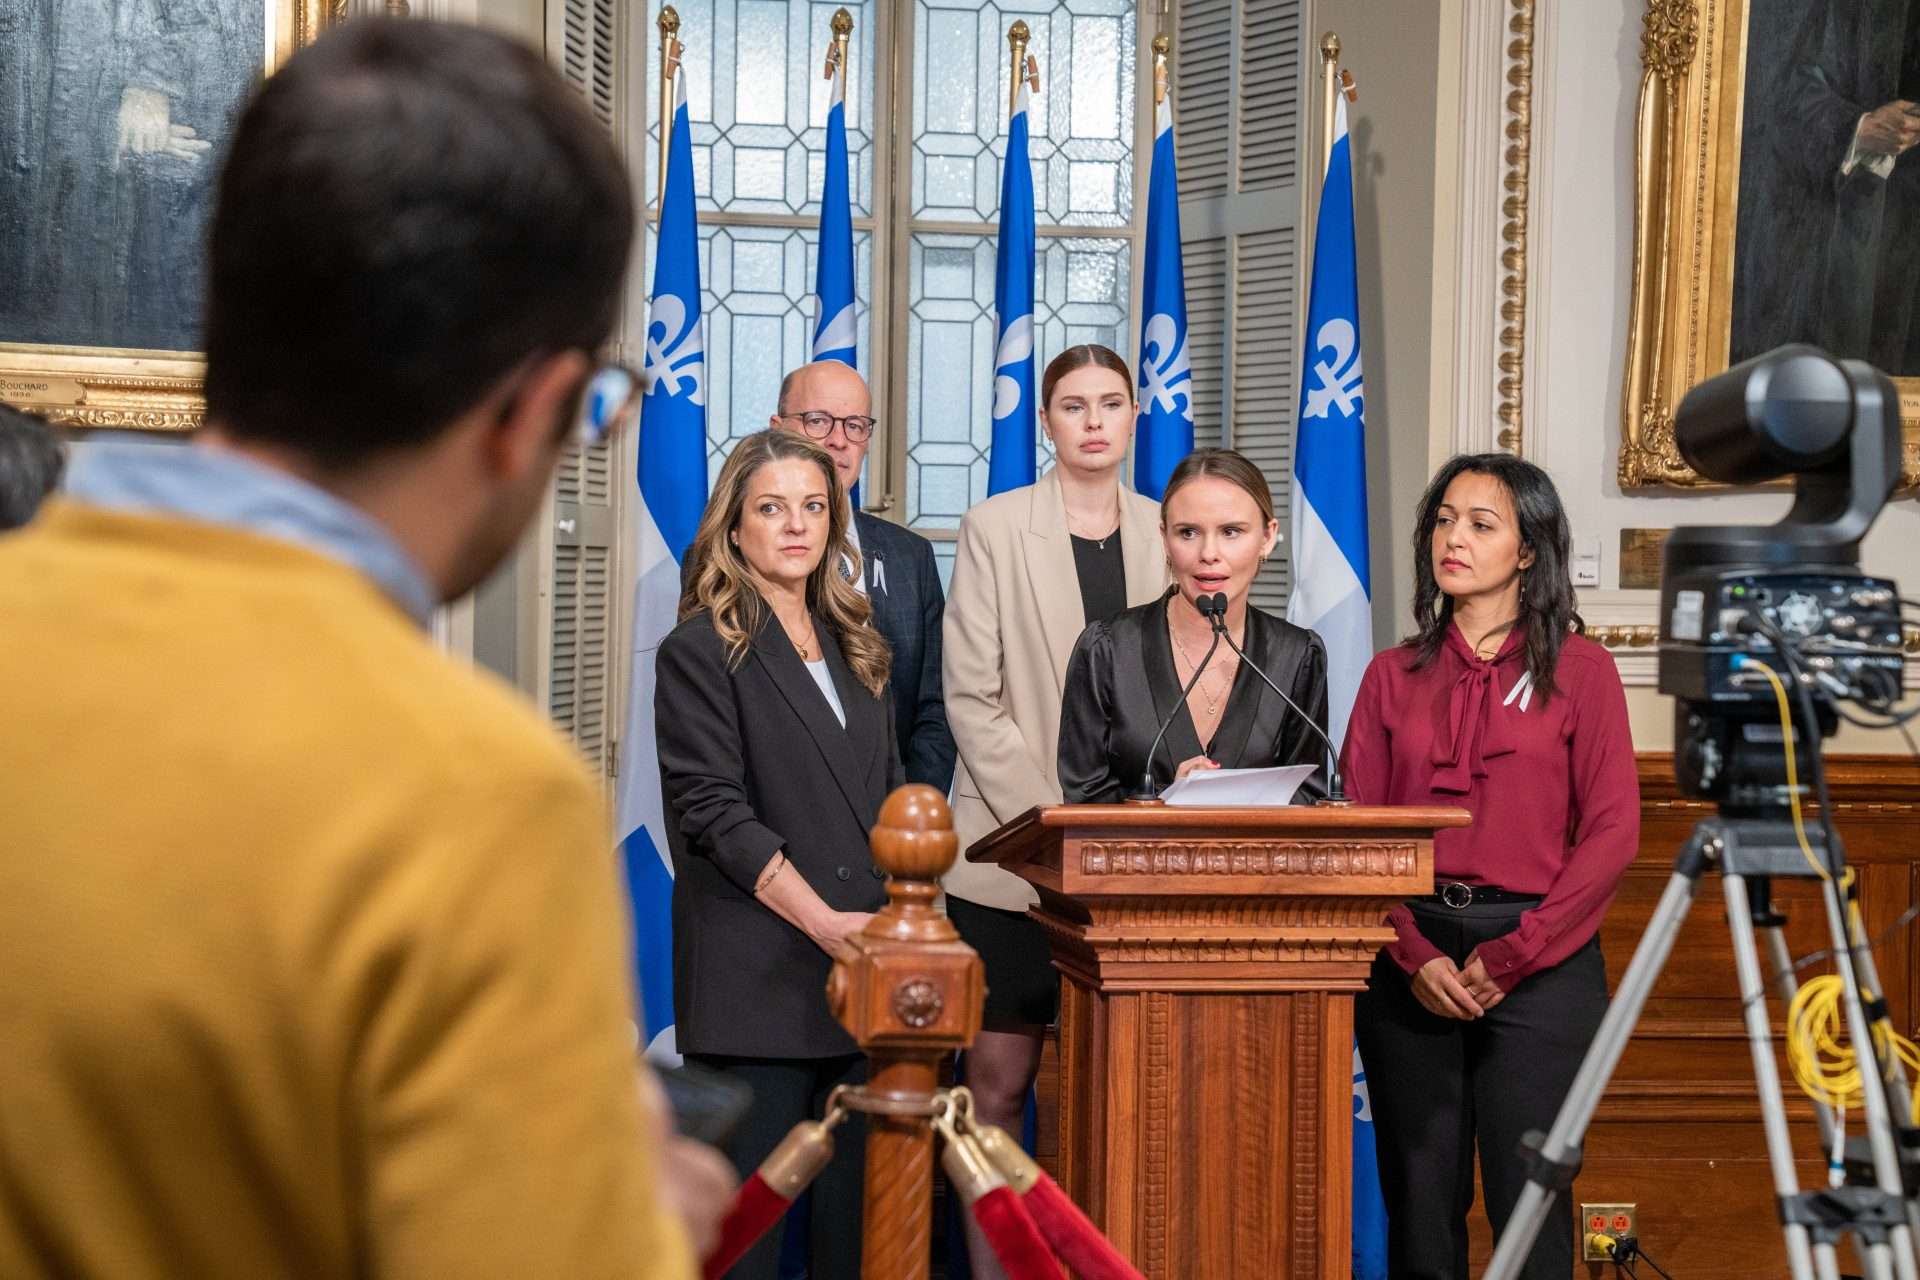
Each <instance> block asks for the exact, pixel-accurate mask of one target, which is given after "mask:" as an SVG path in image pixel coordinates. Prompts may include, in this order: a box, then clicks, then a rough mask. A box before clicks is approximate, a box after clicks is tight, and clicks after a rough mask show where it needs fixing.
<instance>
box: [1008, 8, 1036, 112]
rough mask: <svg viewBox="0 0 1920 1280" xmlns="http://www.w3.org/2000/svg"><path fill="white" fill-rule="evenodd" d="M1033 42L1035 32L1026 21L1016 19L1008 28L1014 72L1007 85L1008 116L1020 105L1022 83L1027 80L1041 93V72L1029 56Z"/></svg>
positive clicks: (1009, 47) (1034, 89)
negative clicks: (1028, 48)
mask: <svg viewBox="0 0 1920 1280" xmlns="http://www.w3.org/2000/svg"><path fill="white" fill-rule="evenodd" d="M1032 40H1033V30H1032V28H1030V27H1028V26H1027V23H1026V19H1024V18H1015V19H1014V21H1013V25H1012V26H1010V27H1008V28H1007V49H1008V51H1009V52H1010V53H1012V55H1013V72H1012V76H1011V78H1010V79H1009V81H1008V84H1007V114H1009V115H1011V114H1013V109H1014V108H1015V107H1017V106H1019V105H1020V82H1021V81H1022V80H1026V81H1028V82H1029V84H1030V87H1031V88H1032V89H1033V91H1034V92H1035V93H1038V92H1040V72H1039V69H1038V68H1037V67H1036V66H1035V65H1034V61H1033V59H1032V58H1030V57H1028V56H1027V45H1028V44H1029V43H1030V42H1031V41H1032Z"/></svg>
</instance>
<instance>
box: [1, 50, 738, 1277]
mask: <svg viewBox="0 0 1920 1280" xmlns="http://www.w3.org/2000/svg"><path fill="white" fill-rule="evenodd" d="M633 224H634V215H633V206H632V201H631V197H630V195H629V182H628V177H627V174H626V172H625V170H624V168H623V167H622V165H621V162H620V159H619V156H618V154H617V153H616V151H615V150H614V148H613V145H612V143H611V142H610V140H609V139H608V137H607V135H606V134H605V132H604V131H603V130H602V129H601V128H600V127H599V125H598V124H596V123H595V121H594V120H593V119H592V117H591V116H590V115H589V114H588V113H587V112H586V111H585V110H584V108H583V106H582V104H581V103H580V101H579V99H578V97H577V95H576V94H575V93H574V92H573V91H572V90H570V89H569V88H568V87H567V86H566V85H565V83H564V82H562V81H561V80H560V78H559V77H558V76H556V75H555V74H554V73H553V72H552V71H551V70H550V69H549V68H548V67H547V66H546V64H545V63H544V61H543V60H542V59H541V57H540V55H539V54H538V53H537V52H535V51H533V50H531V49H528V48H525V47H523V46H521V45H518V44H516V43H514V42H512V41H509V40H507V39H505V38H504V37H501V36H498V35H494V34H489V33H486V32H483V31H481V30H480V29H478V28H473V27H466V26H460V25H456V24H452V23H438V22H421V21H405V20H390V19H363V20H361V21H358V22H355V23H350V24H347V25H346V26H345V27H343V28H342V29H340V30H339V31H337V32H335V33H333V34H331V35H328V36H326V37H323V38H322V39H321V40H320V41H319V42H318V43H317V44H316V45H314V46H313V47H312V48H310V49H307V50H306V51H304V52H302V53H299V54H297V55H295V56H294V57H293V58H292V59H291V60H290V61H289V62H288V64H287V65H286V67H285V68H284V69H282V70H281V71H279V72H278V73H277V74H275V75H274V76H272V77H270V78H269V79H268V80H267V81H266V82H265V84H264V85H263V86H262V87H261V88H260V89H259V90H258V91H257V93H256V94H255V96H254V99H253V101H252V103H251V104H250V105H249V106H248V108H247V110H246V112H245V113H244V115H243V116H242V117H241V119H240V121H239V124H238V127H237V131H236V132H235V134H234V138H233V143H232V148H231V151H230V153H229V155H228V158H227V161H226V165H225V169H224V172H223V174H222V176H221V179H220V184H219V195H218V202H217V208H216V210H215V213H214V218H213V228H212V236H211V241H210V250H209V254H210V266H211V271H210V276H209V282H208V295H207V327H206V333H205V341H206V352H207V371H206V398H207V426H206V428H205V429H204V430H203V431H201V432H200V433H199V434H198V436H197V437H196V438H195V439H193V440H192V441H191V442H190V443H186V444H176V443H171V442H167V443H162V442H159V441H153V440H133V439H130V438H121V439H112V438H109V439H105V440H95V441H90V442H88V443H86V444H84V445H82V446H81V447H80V449H79V451H78V453H79V456H78V457H77V458H76V460H75V464H74V467H73V470H72V475H71V479H70V481H69V484H68V490H67V497H66V499H65V500H64V501H55V502H54V503H53V504H52V505H51V506H50V508H49V510H48V511H47V512H46V513H45V514H43V516H42V517H41V518H40V519H39V520H38V521H36V522H35V523H34V524H33V525H31V526H29V527H28V528H27V529H25V530H23V531H21V532H19V533H15V534H9V535H8V536H7V537H6V538H5V539H4V540H0V631H4V635H5V639H4V642H0V707H3V708H5V710H4V713H0V813H4V814H5V815H6V824H7V837H6V856H5V857H4V858H3V859H0V939H4V940H5V941H4V944H3V945H0V990H4V991H5V992H6V997H5V999H4V1000H0V1043H4V1044H5V1052H6V1065H5V1067H4V1069H0V1151H4V1152H5V1153H6V1158H5V1159H4V1160H0V1275H4V1276H7V1277H9V1278H10V1280H32V1278H33V1277H41V1276H47V1277H51V1276H89V1277H91V1276H100V1277H105V1276H113V1277H160V1276H197V1277H207V1278H209V1280H225V1278H227V1277H233V1278H234V1280H239V1278H240V1277H256V1276H274V1275H301V1276H314V1277H320V1276H340V1277H346V1276H372V1275H382V1276H388V1275H390V1276H461V1277H474V1278H477V1277H490V1276H499V1277H508V1276H513V1277H521V1276H646V1277H676V1278H677V1277H681V1276H691V1275H693V1274H694V1267H693V1251H692V1250H691V1249H690V1248H689V1238H688V1237H689V1234H691V1235H692V1236H693V1237H695V1239H696V1240H698V1239H699V1238H700V1237H703V1236H705V1237H711V1235H712V1233H713V1230H714V1228H715V1227H716V1226H717V1223H718V1219H719V1215H720V1214H721V1213H722V1212H724V1210H725V1208H726V1205H727V1203H728V1202H729V1200H730V1198H731V1179H732V1175H731V1173H730V1171H728V1170H727V1167H726V1165H725V1164H724V1162H723V1161H722V1160H721V1158H720V1157H719V1155H718V1153H716V1152H713V1151H711V1150H709V1149H707V1148H704V1147H698V1146H694V1145H692V1144H687V1143H683V1142H680V1141H679V1140H677V1139H670V1138H669V1136H668V1134H667V1133H666V1132H665V1131H664V1119H665V1117H664V1116H663V1115H662V1114H660V1108H658V1107H657V1106H656V1107H651V1108H650V1107H649V1106H648V1105H647V1098H648V1095H649V1094H650V1095H651V1096H652V1097H653V1098H656V1099H657V1097H658V1092H657V1088H656V1087H655V1086H654V1085H653V1082H652V1081H651V1079H650V1077H647V1076H641V1075H637V1074H636V1064H635V1056H634V1038H635V1033H634V1029H633V1022H632V1015H633V1010H634V996H633V991H632V987H631V981H630V978H629V976H628V974H629V965H628V942H629V940H628V936H627V935H628V930H629V925H628V922H627V919H626V916H625V907H624V902H625V899H624V896H623V895H622V893H621V890H620V886H619V879H618V875H617V869H616V864H615V858H614V855H613V851H612V847H611V835H610V833H609V831H608V829H607V823H606V820H605V812H604V808H603V805H602V802H601V799H600V796H599V794H598V792H597V790H596V788H595V786H594V784H593V781H592V779H591V778H590V776H589V775H588V773H587V771H586V769H585V768H584V767H583V763H582V761H581V760H580V759H579V758H578V756H577V754H576V753H575V752H574V751H573V749H572V747H571V745H570V744H568V743H566V742H565V741H564V740H562V739H561V738H560V737H559V736H558V735H557V734H555V733H554V732H553V730H552V729H551V727H549V726H548V725H546V724H545V723H543V722H542V721H541V719H540V717H539V716H538V714H537V713H536V712H535V711H534V710H533V709H532V708H531V707H529V706H528V705H527V704H526V703H525V702H524V700H523V699H521V698H520V697H519V696H518V695H517V694H515V693H514V692H513V691H512V690H511V689H509V688H507V687H506V686H504V685H502V684H500V683H499V682H497V681H495V680H494V679H492V678H491V677H489V676H486V675H484V674H481V673H479V672H476V671H474V670H472V669H470V668H468V667H465V666H463V665H460V664H457V663H455V662H453V661H451V660H449V659H448V658H446V657H445V656H443V655H441V654H439V653H438V652H436V651H435V649H434V646H433V644H432V642H431V640H430V639H429V638H428V636H427V634H426V627H427V623H428V617H429V615H430V613H431V611H432V609H433V608H434V606H435V605H436V604H438V603H440V602H442V601H447V600H452V599H454V598H456V597H458V596H461V595H463V594H465V593H466V592H468V591H470V590H472V589H473V588H474V587H475V586H476V585H477V584H478V583H479V582H480V581H481V580H482V579H483V578H485V577H486V576H487V575H488V574H489V573H490V572H491V571H492V570H493V569H494V568H495V566H497V565H498V564H499V563H500V562H501V560H502V559H503V558H504V557H505V556H506V555H507V553H508V552H509V551H510V550H511V549H512V547H513V546H514V545H515V543H517V542H518V541H519V540H520V538H521V535H522V534H523V533H524V532H525V531H526V528H527V526H528V524H529V522H530V521H531V520H532V518H533V517H534V515H535V514H536V513H537V512H538V511H539V510H540V508H541V504H542V501H543V499H544V496H545V494H546V492H547V490H548V487H549V485H550V484H551V483H552V480H553V475H554V470H555V467H556V465H557V464H558V463H559V461H560V459H561V458H562V457H563V456H564V454H565V451H566V449H567V448H568V446H569V443H570V442H578V443H581V444H591V443H593V442H594V441H596V440H599V439H602V438H604V437H605V435H606V433H607V432H609V431H611V430H613V429H616V428H617V427H619V426H620V425H621V424H622V423H624V422H627V421H629V420H631V418H632V417H633V412H634V397H635V393H636V391H637V380H636V379H635V378H634V376H633V375H632V374H631V373H630V372H628V371H626V370H623V369H620V368H618V367H608V368H601V367H600V366H598V365H597V363H596V360H595V358H594V356H593V355H592V354H591V353H592V352H593V351H594V350H595V349H596V348H598V347H599V346H600V344H601V343H602V342H604V341H605V339H606V337H607V335H608V333H609V331H610V330H611V329H612V326H613V322H614V318H615V315H616V307H617V304H618V300H619V294H620V282H621V281H622V279H623V278H624V276H625V272H626V266H627V259H628V251H629V248H630V245H631V241H632V236H633ZM596 370H598V371H597V372H596ZM689 1228H691V1232H690V1231H689Z"/></svg>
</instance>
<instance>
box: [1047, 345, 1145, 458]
mask: <svg viewBox="0 0 1920 1280" xmlns="http://www.w3.org/2000/svg"><path fill="white" fill-rule="evenodd" d="M1040 405H1041V408H1040V426H1041V428H1042V429H1043V430H1045V431H1046V433H1047V438H1048V439H1050V440H1052V441H1053V452H1054V457H1055V458H1056V459H1058V461H1059V463H1060V465H1061V466H1063V467H1065V468H1067V470H1069V471H1071V472H1073V473H1075V474H1077V475H1101V474H1111V475H1112V476H1114V478H1115V480H1116V481H1117V480H1118V478H1119V474H1120V472H1119V468H1120V464H1121V462H1122V461H1124V460H1125V458H1126V456H1127V446H1128V445H1129V444H1131V443H1133V416H1134V404H1133V373H1132V371H1131V370H1129V369H1128V368H1127V362H1126V361H1125V360H1122V359H1121V358H1120V357H1119V356H1117V355H1115V354H1114V353H1113V352H1112V351H1109V350H1108V349H1107V348H1105V347H1096V346H1091V345H1082V346H1078V347H1068V348H1067V349H1066V350H1065V351H1062V352H1061V353H1060V354H1059V355H1057V356H1055V357H1054V358H1053V360H1052V362H1051V363H1050V364H1048V365H1047V371H1046V373H1045V375H1044V376H1042V378H1041V379H1040Z"/></svg>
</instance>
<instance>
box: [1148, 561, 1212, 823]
mask: <svg viewBox="0 0 1920 1280" xmlns="http://www.w3.org/2000/svg"><path fill="white" fill-rule="evenodd" d="M1195 607H1196V608H1198V609H1199V610H1200V613H1201V615H1202V616H1203V617H1206V618H1208V619H1210V620H1211V621H1212V622H1213V643H1212V644H1210V645H1208V646H1207V652H1206V655H1205V656H1204V657H1202V658H1201V659H1200V664H1199V665H1198V666H1196V667H1195V668H1194V669H1193V678H1192V679H1190V680H1188V681H1187V686H1186V688H1184V689H1182V690H1180V700H1179V701H1178V702H1176V703H1174V704H1173V710H1172V711H1170V712H1168V713H1167V718H1166V719H1165V720H1162V721H1161V722H1160V732H1159V733H1156V734H1154V735H1153V745H1152V746H1150V747H1148V748H1147V769H1146V772H1145V773H1143V774H1141V775H1140V790H1139V791H1137V792H1135V793H1134V796H1133V798H1134V799H1135V800H1141V801H1146V800H1157V799H1159V798H1160V788H1159V787H1156V786H1155V785H1154V784H1153V753H1154V752H1156V751H1158V750H1159V749H1160V740H1161V739H1162V738H1164V737H1166V736H1167V730H1168V729H1171V728H1172V727H1173V721H1174V718H1175V717H1177V716H1178V715H1179V714H1180V708H1181V707H1184V706H1186V705H1187V695H1188V694H1190V693H1192V692H1193V686H1195V685H1196V684H1199V683H1200V673H1201V672H1202V671H1205V670H1206V669H1207V664H1208V663H1209V662H1211V661H1213V654H1214V651H1215V650H1216V649H1218V648H1219V647H1220V637H1221V636H1222V635H1224V634H1226V633H1225V631H1224V630H1223V629H1222V628H1221V626H1220V619H1219V617H1218V616H1216V614H1215V612H1214V610H1215V609H1216V608H1217V607H1218V605H1217V604H1216V603H1215V601H1214V600H1213V598H1212V597H1211V596H1202V597H1201V598H1200V599H1199V600H1198V601H1196V602H1195ZM1227 643H1228V644H1232V643H1233V641H1232V639H1228V641H1227Z"/></svg>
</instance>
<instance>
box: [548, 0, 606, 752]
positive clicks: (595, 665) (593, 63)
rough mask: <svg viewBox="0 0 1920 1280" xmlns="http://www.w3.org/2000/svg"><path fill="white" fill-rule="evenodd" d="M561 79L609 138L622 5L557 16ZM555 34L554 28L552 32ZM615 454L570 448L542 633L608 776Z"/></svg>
mask: <svg viewBox="0 0 1920 1280" xmlns="http://www.w3.org/2000/svg"><path fill="white" fill-rule="evenodd" d="M558 16H559V19H560V27H559V31H558V33H557V34H558V48H557V49H556V50H554V52H555V54H556V56H557V58H558V61H559V65H560V70H561V73H562V74H563V75H564V76H565V77H566V79H567V82H568V83H569V84H571V85H573V86H574V87H575V88H576V89H578V90H579V91H580V94H581V96H582V97H584V98H585V99H586V100H587V103H588V105H589V106H590V107H591V108H592V110H593V114H594V116H595V117H596V118H597V119H598V120H599V121H600V122H601V124H603V125H605V126H606V128H607V130H608V131H609V132H615V131H616V128H617V124H616V122H617V120H618V112H619V93H618V88H619V78H618V75H619V67H618V63H617V56H616V51H617V49H618V48H619V43H618V42H619V37H620V29H619V28H620V6H619V4H618V3H617V0H565V7H564V9H563V10H562V12H561V13H560V14H559V15H558ZM549 30H550V33H551V28H550V29H549ZM614 464H615V458H614V451H613V449H612V448H610V447H609V446H608V445H605V444H602V445H598V446H596V447H595V448H593V449H590V450H587V451H586V452H585V453H582V452H581V450H580V449H579V448H578V447H577V446H574V445H568V446H567V450H566V453H565V455H564V456H563V457H562V458H561V460H560V469H559V471H558V473H557V474H556V475H555V477H554V484H553V494H552V501H551V502H550V503H549V517H548V519H547V521H546V523H545V525H544V529H543V533H542V537H541V550H542V553H543V558H544V560H545V572H544V573H543V574H542V579H543V585H544V586H545V589H546V610H545V613H546V624H547V625H546V633H545V636H544V637H543V644H542V653H543V656H544V659H545V660H544V661H543V663H542V664H541V667H542V676H543V683H544V685H545V688H544V689H543V690H542V691H541V701H542V702H543V703H544V704H545V705H546V708H547V713H548V715H549V716H551V717H552V719H553V722H554V724H555V725H556V726H558V727H559V728H560V730H561V731H562V732H563V733H566V734H567V735H568V736H570V737H571V738H572V739H573V740H574V742H575V743H576V744H577V745H578V746H579V748H580V750H581V752H582V754H584V755H585V756H586V757H587V759H588V760H590V761H591V762H592V763H593V764H594V766H595V767H596V768H598V769H600V770H602V771H605V770H607V769H608V768H609V767H610V766H611V764H612V761H611V759H610V752H609V749H608V747H609V742H610V740H611V729H610V726H611V723H612V720H613V718H614V707H613V705H612V697H613V684H614V680H613V662H614V655H615V653H616V651H617V646H616V645H615V643H614V640H615V631H614V614H615V601H616V600H617V598H618V592H617V591H616V590H615V578H614V571H615V556H614V546H615V544H616V541H617V537H618V521H617V518H616V512H615V509H614V485H613V470H614Z"/></svg>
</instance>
